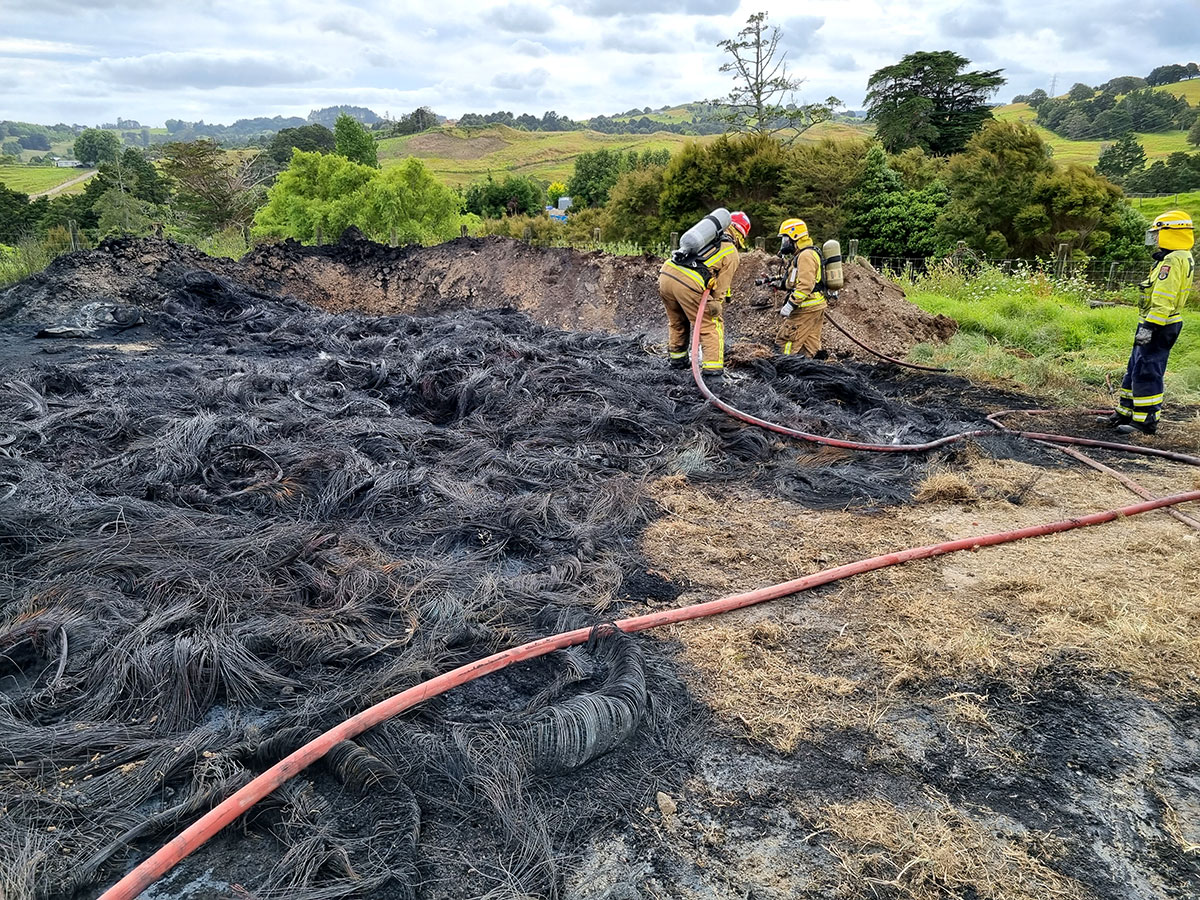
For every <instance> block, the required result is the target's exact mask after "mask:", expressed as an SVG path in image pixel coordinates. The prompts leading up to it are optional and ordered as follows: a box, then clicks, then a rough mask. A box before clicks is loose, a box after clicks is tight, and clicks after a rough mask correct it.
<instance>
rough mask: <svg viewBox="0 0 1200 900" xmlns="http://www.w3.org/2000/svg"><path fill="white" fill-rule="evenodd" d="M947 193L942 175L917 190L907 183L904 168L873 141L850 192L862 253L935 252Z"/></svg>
mask: <svg viewBox="0 0 1200 900" xmlns="http://www.w3.org/2000/svg"><path fill="white" fill-rule="evenodd" d="M948 199H949V198H948V196H947V194H946V189H945V187H943V186H942V184H941V183H940V182H938V181H933V182H931V183H930V184H928V185H927V186H926V187H923V188H921V189H918V190H908V189H905V187H904V184H903V182H902V181H901V179H900V176H899V174H898V173H897V172H896V171H895V170H894V169H892V167H891V166H890V165H889V164H888V159H887V154H886V153H885V152H884V149H883V147H882V145H880V144H873V145H872V146H871V149H870V150H869V151H868V152H867V157H866V160H865V161H864V164H863V169H862V175H861V176H860V178H859V180H858V182H857V184H856V185H855V187H854V189H853V190H852V191H851V192H850V195H849V196H848V197H847V206H848V208H849V209H850V219H849V222H848V223H847V228H848V229H849V233H850V234H853V235H855V236H856V237H858V238H859V241H860V243H859V249H860V250H861V251H862V252H863V253H867V254H871V255H873V256H891V257H924V256H932V255H933V254H934V253H936V252H937V251H938V249H939V246H938V234H937V231H936V229H935V227H934V226H935V225H936V223H937V219H938V215H939V214H940V213H941V211H942V208H943V207H944V206H945V205H946V201H947V200H948Z"/></svg>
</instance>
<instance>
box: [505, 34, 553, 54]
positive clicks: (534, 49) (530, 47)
mask: <svg viewBox="0 0 1200 900" xmlns="http://www.w3.org/2000/svg"><path fill="white" fill-rule="evenodd" d="M512 48H513V52H514V53H519V54H520V55H521V56H533V57H536V58H539V59H540V58H542V57H545V56H549V55H550V48H549V47H547V46H546V45H545V44H541V43H538V42H537V41H531V40H529V39H528V38H521V39H520V40H519V41H516V42H515V43H514V44H513V45H512Z"/></svg>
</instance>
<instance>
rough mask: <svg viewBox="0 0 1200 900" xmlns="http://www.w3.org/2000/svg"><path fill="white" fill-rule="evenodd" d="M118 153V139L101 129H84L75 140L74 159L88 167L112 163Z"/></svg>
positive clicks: (119, 143)
mask: <svg viewBox="0 0 1200 900" xmlns="http://www.w3.org/2000/svg"><path fill="white" fill-rule="evenodd" d="M120 152H121V140H120V138H118V137H117V136H116V135H115V134H113V133H112V132H111V131H105V130H104V129H102V128H85V129H84V130H83V131H82V132H81V133H80V135H79V137H77V138H75V158H76V159H77V160H79V161H80V162H81V163H83V164H85V165H88V166H94V165H96V164H97V163H102V162H112V161H113V160H115V159H116V158H117V154H118V153H120Z"/></svg>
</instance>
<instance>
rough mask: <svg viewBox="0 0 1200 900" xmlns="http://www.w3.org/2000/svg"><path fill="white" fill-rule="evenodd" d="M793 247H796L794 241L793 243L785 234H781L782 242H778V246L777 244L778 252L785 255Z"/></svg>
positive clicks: (793, 248)
mask: <svg viewBox="0 0 1200 900" xmlns="http://www.w3.org/2000/svg"><path fill="white" fill-rule="evenodd" d="M795 249H796V245H795V243H793V242H792V239H791V238H790V237H788V236H787V235H786V234H785V235H784V236H783V243H782V244H780V246H779V252H780V253H782V254H784V255H787V254H789V253H791V252H792V251H793V250H795Z"/></svg>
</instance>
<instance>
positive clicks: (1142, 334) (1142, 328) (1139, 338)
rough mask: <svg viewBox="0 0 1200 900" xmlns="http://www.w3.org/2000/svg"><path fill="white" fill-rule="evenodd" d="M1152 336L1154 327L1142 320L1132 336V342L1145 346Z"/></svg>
mask: <svg viewBox="0 0 1200 900" xmlns="http://www.w3.org/2000/svg"><path fill="white" fill-rule="evenodd" d="M1153 337H1154V329H1152V328H1151V327H1150V326H1149V325H1147V324H1146V323H1145V322H1143V323H1142V324H1141V325H1139V326H1138V330H1137V333H1136V334H1135V335H1134V336H1133V342H1134V343H1135V344H1137V345H1138V346H1140V347H1144V346H1146V344H1148V343H1150V341H1151V339H1152V338H1153Z"/></svg>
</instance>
